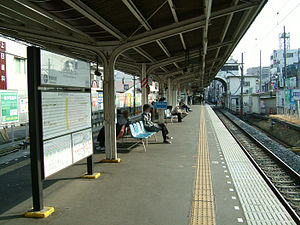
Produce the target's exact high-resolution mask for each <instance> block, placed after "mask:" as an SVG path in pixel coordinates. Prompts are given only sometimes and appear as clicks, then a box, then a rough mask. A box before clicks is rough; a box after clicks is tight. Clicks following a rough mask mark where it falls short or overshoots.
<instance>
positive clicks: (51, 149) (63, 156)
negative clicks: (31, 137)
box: [44, 134, 73, 177]
mask: <svg viewBox="0 0 300 225" xmlns="http://www.w3.org/2000/svg"><path fill="white" fill-rule="evenodd" d="M72 163H73V160H72V145H71V135H70V134H69V135H65V136H62V137H58V138H55V139H52V140H48V141H44V176H45V177H48V176H50V175H51V174H53V173H56V172H57V171H60V170H62V169H64V168H66V167H68V166H70V165H72Z"/></svg>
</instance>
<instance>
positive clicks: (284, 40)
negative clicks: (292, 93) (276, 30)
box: [283, 26, 287, 114]
mask: <svg viewBox="0 0 300 225" xmlns="http://www.w3.org/2000/svg"><path fill="white" fill-rule="evenodd" d="M283 45H284V46H283V49H284V50H283V51H284V54H283V56H284V57H283V58H284V60H283V62H284V73H283V92H284V95H283V96H284V99H283V102H284V104H283V113H284V114H285V112H286V101H285V79H286V76H287V68H286V33H285V26H283Z"/></svg>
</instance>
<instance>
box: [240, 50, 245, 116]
mask: <svg viewBox="0 0 300 225" xmlns="http://www.w3.org/2000/svg"><path fill="white" fill-rule="evenodd" d="M243 93H244V53H243V52H242V66H241V101H240V110H241V116H243V108H244V102H243Z"/></svg>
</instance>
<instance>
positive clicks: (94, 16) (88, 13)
mask: <svg viewBox="0 0 300 225" xmlns="http://www.w3.org/2000/svg"><path fill="white" fill-rule="evenodd" d="M63 1H64V2H65V3H66V4H68V5H69V6H70V7H72V8H73V9H75V10H76V11H78V12H79V13H80V14H81V15H83V16H85V17H86V18H88V19H89V20H91V21H93V22H94V23H95V24H97V25H98V26H99V27H101V28H102V29H104V30H106V31H107V32H108V33H110V34H112V35H113V36H114V37H116V38H117V39H119V40H124V39H125V38H126V36H125V35H124V34H122V33H121V32H120V31H119V30H118V29H116V28H115V27H114V26H112V25H111V24H110V23H109V22H108V21H106V20H105V19H104V18H102V17H101V16H100V15H99V14H98V13H96V12H95V11H94V10H92V9H91V8H90V7H88V6H87V5H86V4H84V3H83V2H82V1H80V0H63Z"/></svg>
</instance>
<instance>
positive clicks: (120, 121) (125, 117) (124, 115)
mask: <svg viewBox="0 0 300 225" xmlns="http://www.w3.org/2000/svg"><path fill="white" fill-rule="evenodd" d="M129 123H130V121H129V112H128V111H127V110H125V111H123V112H121V110H118V111H117V124H116V136H118V135H119V133H120V131H121V128H122V126H123V125H125V126H126V127H128V126H129ZM97 141H98V142H99V146H100V147H101V148H104V147H105V129H104V126H103V127H102V128H101V129H100V131H99V134H98V137H97Z"/></svg>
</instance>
